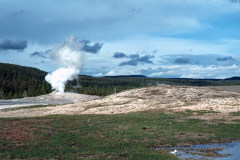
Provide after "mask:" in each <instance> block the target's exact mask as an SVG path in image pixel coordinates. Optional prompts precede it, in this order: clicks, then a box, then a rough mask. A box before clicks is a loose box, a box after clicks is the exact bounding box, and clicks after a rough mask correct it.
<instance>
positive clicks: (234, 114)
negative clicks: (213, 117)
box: [231, 111, 240, 116]
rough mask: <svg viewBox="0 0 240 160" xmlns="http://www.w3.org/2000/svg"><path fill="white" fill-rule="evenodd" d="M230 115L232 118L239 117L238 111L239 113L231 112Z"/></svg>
mask: <svg viewBox="0 0 240 160" xmlns="http://www.w3.org/2000/svg"><path fill="white" fill-rule="evenodd" d="M231 115H232V116H240V111H239V112H232V113H231Z"/></svg>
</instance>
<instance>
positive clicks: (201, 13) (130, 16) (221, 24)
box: [0, 0, 240, 78]
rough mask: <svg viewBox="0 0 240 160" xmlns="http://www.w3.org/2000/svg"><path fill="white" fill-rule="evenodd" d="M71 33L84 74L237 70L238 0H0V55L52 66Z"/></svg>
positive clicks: (183, 74) (198, 74)
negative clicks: (84, 48) (82, 45)
mask: <svg viewBox="0 0 240 160" xmlns="http://www.w3.org/2000/svg"><path fill="white" fill-rule="evenodd" d="M70 36H74V37H77V39H78V40H79V41H84V42H87V43H86V44H87V45H88V46H90V49H93V50H92V52H91V53H86V54H85V55H84V56H83V60H82V61H83V65H82V69H81V74H85V75H92V76H110V75H129V74H142V75H146V76H150V77H171V78H172V77H179V78H228V77H232V76H240V1H238V0H171V1H169V0H131V1H129V0H114V1H113V0H71V1H67V0H60V1H59V0H51V1H49V0H42V1H39V0H0V62H3V63H13V64H19V65H25V66H33V67H37V68H39V69H42V70H45V71H48V72H51V71H53V70H55V69H56V68H58V67H59V66H58V64H56V63H55V62H54V60H52V59H50V58H49V56H48V53H49V50H51V49H52V48H54V46H56V45H58V44H61V43H63V42H64V40H65V39H67V38H68V37H70ZM91 47H92V48H91ZM88 49H89V48H88ZM114 55H120V56H114Z"/></svg>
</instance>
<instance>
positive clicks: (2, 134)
mask: <svg viewBox="0 0 240 160" xmlns="http://www.w3.org/2000/svg"><path fill="white" fill-rule="evenodd" d="M189 114H192V113H191V112H187V113H186V112H178V113H175V114H165V113H163V112H161V111H144V112H138V113H130V114H119V115H74V116H66V115H56V116H47V117H38V118H19V119H16V118H14V119H10V118H8V119H0V158H1V159H27V158H33V159H177V158H176V157H175V156H174V155H169V154H168V153H167V151H164V150H156V149H155V148H157V147H163V146H175V145H177V146H179V145H186V144H196V143H207V142H215V141H225V140H226V141H227V140H235V139H240V135H239V127H240V124H225V123H221V124H218V125H213V124H207V122H206V121H203V120H198V119H187V120H185V121H184V122H177V121H176V119H178V118H183V117H185V116H189ZM7 126H8V127H7ZM9 126H10V127H9ZM17 126H19V127H17ZM12 128H14V129H15V130H14V129H13V130H12ZM11 132H14V133H18V134H20V135H21V136H22V137H20V139H16V138H15V139H12V138H11V137H10V138H9V136H7V135H11ZM21 132H23V133H22V134H21ZM24 137H29V138H24Z"/></svg>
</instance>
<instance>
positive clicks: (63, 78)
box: [45, 37, 84, 92]
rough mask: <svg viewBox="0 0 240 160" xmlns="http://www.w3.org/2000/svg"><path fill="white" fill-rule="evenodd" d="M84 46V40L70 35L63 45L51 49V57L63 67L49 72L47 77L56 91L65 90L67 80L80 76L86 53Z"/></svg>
mask: <svg viewBox="0 0 240 160" xmlns="http://www.w3.org/2000/svg"><path fill="white" fill-rule="evenodd" d="M83 46H84V44H83V43H82V42H78V41H77V39H76V38H74V37H70V38H68V39H67V40H66V41H65V42H64V43H63V44H62V45H61V46H58V47H56V48H55V49H53V50H52V51H51V53H50V54H51V55H50V56H51V58H52V59H53V60H54V61H56V62H57V63H58V65H59V66H60V67H61V68H59V69H57V70H56V71H54V72H52V73H49V74H48V75H47V76H46V77H45V79H46V81H47V82H49V83H50V84H51V86H52V88H53V89H55V90H56V91H58V92H64V88H65V84H66V83H67V81H68V80H73V79H75V78H77V77H78V74H79V72H80V70H81V64H82V54H83V53H84V50H83Z"/></svg>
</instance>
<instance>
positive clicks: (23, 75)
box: [0, 63, 51, 99]
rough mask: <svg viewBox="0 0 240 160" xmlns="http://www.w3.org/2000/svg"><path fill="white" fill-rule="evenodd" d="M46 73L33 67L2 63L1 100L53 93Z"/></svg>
mask: <svg viewBox="0 0 240 160" xmlns="http://www.w3.org/2000/svg"><path fill="white" fill-rule="evenodd" d="M46 74H47V73H46V72H44V71H41V70H39V69H36V68H32V67H24V66H19V65H13V64H6V63H0V99H11V98H22V97H26V96H28V97H31V96H38V95H42V94H47V93H50V92H51V86H50V85H49V84H48V83H47V82H46V81H45V76H46Z"/></svg>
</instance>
